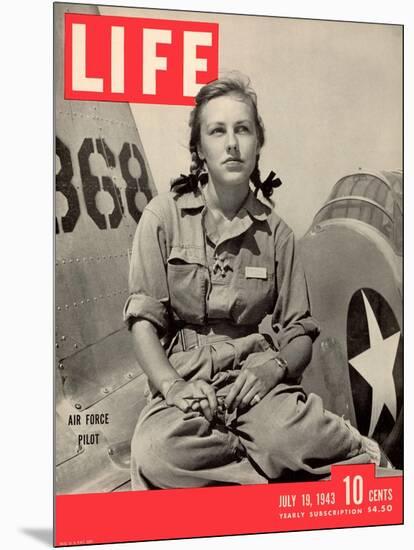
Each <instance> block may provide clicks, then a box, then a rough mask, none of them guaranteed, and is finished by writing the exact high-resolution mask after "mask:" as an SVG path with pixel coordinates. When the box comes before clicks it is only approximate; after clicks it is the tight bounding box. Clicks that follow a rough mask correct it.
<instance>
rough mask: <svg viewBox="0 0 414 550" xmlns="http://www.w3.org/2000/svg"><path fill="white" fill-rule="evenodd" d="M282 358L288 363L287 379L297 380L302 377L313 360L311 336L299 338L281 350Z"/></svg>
mask: <svg viewBox="0 0 414 550" xmlns="http://www.w3.org/2000/svg"><path fill="white" fill-rule="evenodd" d="M279 355H280V357H281V358H282V359H284V360H285V361H286V362H287V370H286V374H285V377H286V378H287V379H288V380H295V379H297V378H300V377H301V376H302V373H303V371H304V370H305V368H306V367H307V366H308V365H309V363H310V360H311V358H312V339H311V338H310V336H307V335H303V336H297V337H296V338H294V339H293V340H291V341H290V342H289V343H288V344H286V346H285V347H284V348H283V349H281V350H280V353H279Z"/></svg>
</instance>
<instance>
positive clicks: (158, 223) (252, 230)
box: [124, 189, 318, 349]
mask: <svg viewBox="0 0 414 550" xmlns="http://www.w3.org/2000/svg"><path fill="white" fill-rule="evenodd" d="M206 208H207V207H206V204H205V201H204V197H203V194H202V192H201V190H200V189H198V190H197V191H196V192H195V193H185V194H182V195H179V194H177V193H174V192H169V193H162V194H160V195H158V196H156V197H155V198H154V199H152V200H151V202H150V203H149V204H148V205H147V206H146V208H145V209H144V211H143V214H142V217H141V220H140V222H139V224H138V227H137V231H136V234H135V237H134V242H133V248H132V257H131V266H130V274H129V290H130V296H129V298H128V300H127V302H126V304H125V308H124V320H125V322H126V323H127V324H128V326H129V327H130V326H131V325H132V322H133V319H134V318H140V319H146V320H148V321H150V322H151V323H153V325H154V326H155V327H156V328H157V330H158V333H159V336H160V337H164V336H166V335H173V334H174V333H175V332H176V330H177V329H178V328H180V327H182V326H185V325H205V324H214V323H215V322H221V323H223V322H228V323H229V324H232V325H236V326H240V325H251V326H257V325H258V324H259V323H260V322H261V321H262V320H263V318H264V317H265V316H266V315H267V314H271V315H272V327H273V329H274V331H275V333H276V341H277V344H278V346H279V349H281V348H283V347H284V346H286V344H288V343H289V342H290V341H291V340H293V339H294V338H295V337H297V336H299V335H303V334H307V335H309V336H310V337H311V338H312V339H313V340H314V339H315V338H316V336H317V334H318V326H317V324H316V323H315V321H314V320H313V319H312V317H311V315H310V311H309V301H308V294H307V287H306V280H305V275H304V272H303V269H302V266H301V263H300V261H299V259H298V257H297V254H296V252H295V240H294V235H293V232H292V230H291V229H290V228H289V227H288V226H287V224H286V223H285V222H284V221H283V220H282V219H281V218H280V217H279V216H278V215H277V214H276V212H275V211H274V210H273V209H271V208H270V207H269V206H267V205H265V204H264V203H262V202H261V201H259V200H258V199H257V198H256V197H255V196H254V194H253V193H252V192H251V191H250V192H249V194H248V197H247V199H246V201H245V202H244V204H243V206H242V207H241V208H240V210H239V212H238V213H237V214H236V216H235V218H233V220H232V224H231V227H230V229H229V230H228V231H227V233H225V234H222V235H218V234H216V232H215V231H216V230H215V228H214V227H209V226H208V224H207V223H206V218H205V214H206Z"/></svg>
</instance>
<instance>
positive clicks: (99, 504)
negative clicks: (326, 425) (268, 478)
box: [55, 464, 403, 546]
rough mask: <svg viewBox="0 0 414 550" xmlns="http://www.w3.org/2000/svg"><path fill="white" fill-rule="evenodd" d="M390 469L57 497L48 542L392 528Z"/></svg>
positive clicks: (398, 496) (396, 488) (395, 481)
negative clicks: (387, 472)
mask: <svg viewBox="0 0 414 550" xmlns="http://www.w3.org/2000/svg"><path fill="white" fill-rule="evenodd" d="M394 472H395V474H398V473H399V474H400V475H395V474H394V475H392V474H393V472H392V471H390V476H392V477H377V476H376V471H375V465H374V464H359V465H357V464H355V465H337V466H332V471H331V478H330V479H329V480H323V481H322V480H321V481H306V482H300V483H297V482H296V483H273V484H269V485H266V484H264V485H244V486H234V487H204V488H197V489H168V490H165V489H162V490H153V491H125V492H113V493H106V494H78V495H76V494H73V495H58V496H56V500H55V513H56V531H55V536H56V540H55V544H56V546H69V545H74V544H78V545H79V544H102V543H105V542H130V541H142V540H163V539H177V538H189V537H206V536H210V537H211V536H222V535H242V534H251V533H274V532H286V531H303V530H309V529H332V528H339V527H362V526H367V525H398V524H401V523H402V522H403V477H402V475H401V472H397V471H394ZM183 510H184V511H185V513H184V512H183Z"/></svg>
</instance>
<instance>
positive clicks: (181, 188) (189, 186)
mask: <svg viewBox="0 0 414 550" xmlns="http://www.w3.org/2000/svg"><path fill="white" fill-rule="evenodd" d="M226 95H234V96H236V97H237V98H240V99H241V100H242V101H245V102H246V103H248V104H249V105H250V106H251V108H252V112H253V118H254V124H255V128H256V135H257V140H258V142H259V145H260V148H262V147H263V145H264V142H265V130H264V126H263V122H262V119H261V118H260V115H259V112H258V109H257V96H256V93H255V91H254V90H253V89H252V88H251V87H250V81H249V80H248V79H247V78H246V77H242V75H238V76H233V75H231V76H226V77H222V78H219V79H217V80H213V81H212V82H209V83H208V84H205V85H204V86H203V87H202V88H201V89H200V90H199V92H198V94H197V95H196V97H195V107H194V109H193V110H192V111H191V114H190V121H189V126H190V130H191V132H190V144H189V149H190V153H191V165H190V174H189V175H188V176H184V175H181V176H180V177H179V178H176V179H175V180H173V181H172V183H171V189H172V190H174V191H176V192H178V193H186V192H188V191H195V190H196V189H197V186H198V182H200V183H201V184H202V185H204V184H205V183H206V182H207V181H208V177H207V174H206V172H205V171H204V161H203V160H202V159H201V158H200V157H199V155H198V146H199V144H200V129H201V113H202V109H203V106H204V105H206V104H207V103H208V102H209V101H210V100H211V99H214V98H216V97H221V96H226ZM274 176H275V174H274V172H271V173H270V174H269V176H268V177H267V178H266V180H265V181H264V182H262V181H261V178H260V170H259V155H257V158H256V164H255V167H254V170H253V172H252V173H251V175H250V180H251V181H252V183H253V185H254V186H255V188H256V189H255V195H257V193H258V192H259V190H261V191H262V193H263V195H264V196H265V197H266V198H270V196H271V195H272V193H273V188H274V187H279V185H281V181H280V179H279V178H277V179H276V180H275V179H273V177H274Z"/></svg>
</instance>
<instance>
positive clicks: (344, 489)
mask: <svg viewBox="0 0 414 550" xmlns="http://www.w3.org/2000/svg"><path fill="white" fill-rule="evenodd" d="M402 59H403V27H402V26H401V25H395V24H387V23H385V22H384V23H383V24H379V23H360V22H356V21H355V22H343V21H328V20H312V19H295V18H281V17H275V16H272V17H270V16H260V15H248V16H247V15H242V14H240V15H234V14H231V15H230V14H225V13H206V12H197V11H193V12H186V11H179V10H176V11H172V10H171V11H168V10H156V9H148V8H145V9H144V8H140V7H137V8H131V7H129V8H123V7H113V6H112V7H111V6H97V5H88V4H75V3H55V4H54V132H55V135H54V138H55V173H56V198H55V233H56V237H55V329H56V336H55V347H56V349H55V355H56V368H55V388H54V389H55V426H54V428H55V429H54V432H55V457H54V459H55V518H54V529H55V545H56V546H71V545H84V544H100V543H108V542H127V541H143V540H160V539H175V538H190V537H202V536H219V535H231V534H251V533H271V532H284V531H298V530H313V529H325V528H336V527H358V526H367V525H369V526H374V525H394V524H401V523H402V522H403V500H402V492H403V469H404V461H403V332H402V329H403V302H402V293H403V280H402V256H403V234H402V216H403V170H402V169H403V165H402V162H403V158H402V110H403V103H402V100H403V98H402V82H403V66H402ZM246 503H248V504H246ZM183 510H185V511H186V513H185V514H184V513H183ZM209 510H214V514H212V513H210V512H209ZM160 518H163V519H162V522H161V521H160Z"/></svg>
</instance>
